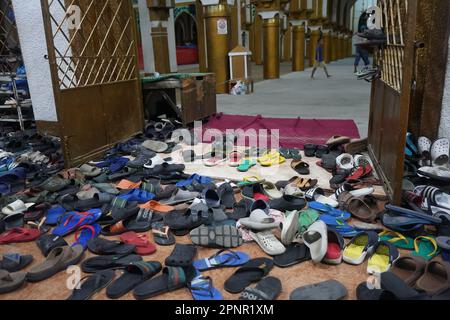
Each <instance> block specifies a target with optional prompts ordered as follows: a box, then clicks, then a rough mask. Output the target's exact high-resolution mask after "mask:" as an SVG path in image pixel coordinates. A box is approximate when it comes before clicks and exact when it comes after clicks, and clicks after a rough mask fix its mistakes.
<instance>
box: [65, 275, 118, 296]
mask: <svg viewBox="0 0 450 320" xmlns="http://www.w3.org/2000/svg"><path fill="white" fill-rule="evenodd" d="M114 277H115V274H114V270H102V271H98V272H96V273H94V274H93V275H90V276H87V277H84V278H82V279H81V280H80V282H79V283H78V285H77V288H76V289H74V290H73V292H72V294H71V295H70V296H69V297H68V298H67V300H75V301H82V300H89V299H90V298H91V297H93V296H94V295H95V294H96V293H97V292H100V291H101V290H102V289H104V288H106V287H107V286H108V285H109V284H110V283H111V282H112V281H113V279H114Z"/></svg>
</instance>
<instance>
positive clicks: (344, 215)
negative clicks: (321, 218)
mask: <svg viewBox="0 0 450 320" xmlns="http://www.w3.org/2000/svg"><path fill="white" fill-rule="evenodd" d="M308 207H309V208H310V209H313V210H316V211H319V212H321V213H325V214H327V215H329V216H332V217H336V218H339V219H342V220H349V219H350V218H351V217H352V216H351V214H350V213H349V212H346V211H342V210H338V209H336V208H333V207H331V206H329V205H326V204H323V203H320V202H317V201H312V202H310V203H309V204H308Z"/></svg>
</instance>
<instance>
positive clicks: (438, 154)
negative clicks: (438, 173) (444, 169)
mask: <svg viewBox="0 0 450 320" xmlns="http://www.w3.org/2000/svg"><path fill="white" fill-rule="evenodd" d="M449 152H450V141H449V139H446V138H442V139H438V140H436V141H435V142H434V143H433V144H432V146H431V163H432V165H433V167H439V166H445V165H447V164H448V161H449Z"/></svg>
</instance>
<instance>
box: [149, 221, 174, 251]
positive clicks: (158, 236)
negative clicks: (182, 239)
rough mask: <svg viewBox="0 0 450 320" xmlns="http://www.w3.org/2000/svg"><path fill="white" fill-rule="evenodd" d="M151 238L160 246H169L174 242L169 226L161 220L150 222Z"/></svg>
mask: <svg viewBox="0 0 450 320" xmlns="http://www.w3.org/2000/svg"><path fill="white" fill-rule="evenodd" d="M152 234H153V239H154V240H155V242H156V243H157V244H159V245H160V246H171V245H173V244H175V237H174V235H173V234H172V232H170V228H169V227H168V226H166V225H165V224H164V223H163V222H155V223H154V224H152Z"/></svg>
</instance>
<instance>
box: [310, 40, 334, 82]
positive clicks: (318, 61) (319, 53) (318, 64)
mask: <svg viewBox="0 0 450 320" xmlns="http://www.w3.org/2000/svg"><path fill="white" fill-rule="evenodd" d="M317 68H323V70H324V71H325V74H326V75H327V78H330V77H331V76H330V75H329V74H328V70H327V66H326V65H325V62H324V60H323V43H322V37H320V38H319V40H318V41H317V48H316V57H315V62H314V68H313V70H312V74H311V79H314V74H315V73H316V70H317Z"/></svg>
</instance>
